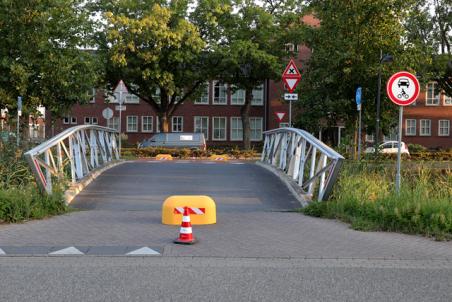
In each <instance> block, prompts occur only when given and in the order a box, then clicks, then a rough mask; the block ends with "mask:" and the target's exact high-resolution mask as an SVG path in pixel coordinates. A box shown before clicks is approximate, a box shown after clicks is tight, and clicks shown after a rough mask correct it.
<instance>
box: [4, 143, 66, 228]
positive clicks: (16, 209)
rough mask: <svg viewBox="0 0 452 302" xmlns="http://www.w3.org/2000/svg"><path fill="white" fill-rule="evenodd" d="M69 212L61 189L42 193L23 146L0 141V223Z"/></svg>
mask: <svg viewBox="0 0 452 302" xmlns="http://www.w3.org/2000/svg"><path fill="white" fill-rule="evenodd" d="M65 212H67V207H66V205H65V203H64V201H63V194H62V192H61V191H60V192H56V193H54V194H53V195H51V196H47V195H42V194H40V192H39V190H38V188H37V186H36V183H35V182H34V178H33V175H32V174H31V171H30V169H29V167H28V165H27V163H26V161H25V159H24V156H23V151H22V149H17V148H16V147H15V145H14V144H13V143H6V144H2V143H0V223H2V222H8V223H9V222H20V221H25V220H29V219H42V218H45V217H48V216H52V215H57V214H62V213H65Z"/></svg>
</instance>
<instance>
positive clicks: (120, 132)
mask: <svg viewBox="0 0 452 302" xmlns="http://www.w3.org/2000/svg"><path fill="white" fill-rule="evenodd" d="M121 120H122V91H119V157H121V134H122V124H121Z"/></svg>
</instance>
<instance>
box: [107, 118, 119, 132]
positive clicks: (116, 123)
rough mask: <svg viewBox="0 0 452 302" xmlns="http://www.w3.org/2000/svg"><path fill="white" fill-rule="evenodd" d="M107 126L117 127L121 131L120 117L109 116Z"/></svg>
mask: <svg viewBox="0 0 452 302" xmlns="http://www.w3.org/2000/svg"><path fill="white" fill-rule="evenodd" d="M107 127H108V128H113V129H116V130H117V131H119V117H117V116H114V117H112V118H109V119H108V120H107Z"/></svg>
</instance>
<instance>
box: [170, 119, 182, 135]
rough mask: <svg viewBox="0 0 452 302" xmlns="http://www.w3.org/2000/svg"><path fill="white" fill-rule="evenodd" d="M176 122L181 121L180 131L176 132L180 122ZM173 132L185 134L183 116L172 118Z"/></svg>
mask: <svg viewBox="0 0 452 302" xmlns="http://www.w3.org/2000/svg"><path fill="white" fill-rule="evenodd" d="M175 120H179V121H180V130H178V129H176V130H174V126H177V125H179V121H177V122H176V123H175V122H174V121H175ZM171 132H184V117H183V116H173V117H171Z"/></svg>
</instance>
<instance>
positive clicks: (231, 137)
mask: <svg viewBox="0 0 452 302" xmlns="http://www.w3.org/2000/svg"><path fill="white" fill-rule="evenodd" d="M234 121H237V122H238V124H237V125H238V126H237V127H234V123H235V122H234ZM234 131H238V133H241V135H239V136H238V137H235V136H234V135H233V133H234ZM230 140H231V141H233V142H234V141H237V142H239V141H240V142H241V141H243V123H242V118H241V117H240V116H231V127H230Z"/></svg>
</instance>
